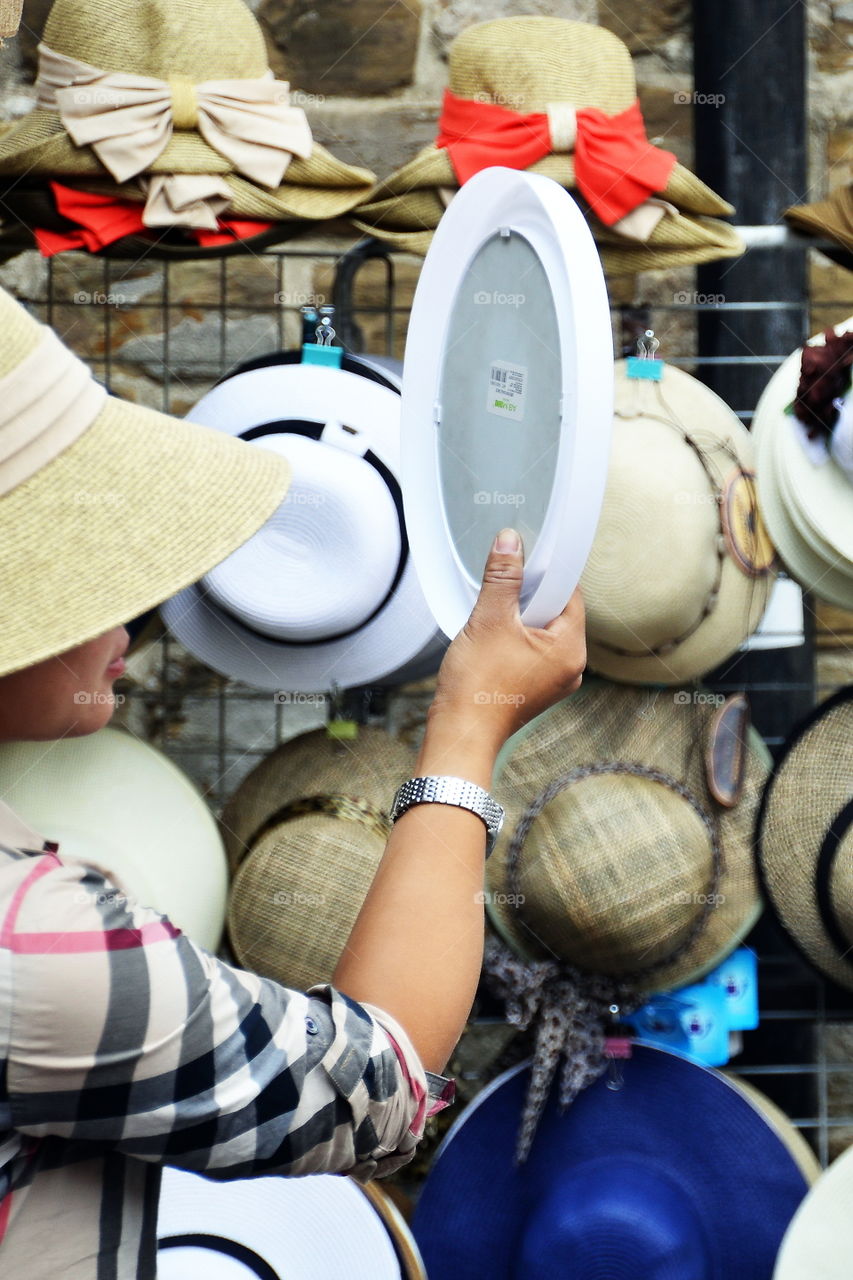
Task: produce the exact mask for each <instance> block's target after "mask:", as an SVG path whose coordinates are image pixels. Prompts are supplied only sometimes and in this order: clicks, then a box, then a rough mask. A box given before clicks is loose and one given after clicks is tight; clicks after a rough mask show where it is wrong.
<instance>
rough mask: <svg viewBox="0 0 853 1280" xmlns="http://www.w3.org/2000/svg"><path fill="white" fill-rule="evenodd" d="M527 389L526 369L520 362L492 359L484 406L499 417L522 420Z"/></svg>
mask: <svg viewBox="0 0 853 1280" xmlns="http://www.w3.org/2000/svg"><path fill="white" fill-rule="evenodd" d="M526 391H527V369H526V367H525V366H524V365H520V364H506V363H505V362H504V361H503V360H494V361H492V364H491V367H490V370H489V399H488V402H487V404H486V408H487V409H488V411H489V413H494V414H496V415H497V417H499V418H514V419H515V421H516V422H523V421H524V398H525V395H526Z"/></svg>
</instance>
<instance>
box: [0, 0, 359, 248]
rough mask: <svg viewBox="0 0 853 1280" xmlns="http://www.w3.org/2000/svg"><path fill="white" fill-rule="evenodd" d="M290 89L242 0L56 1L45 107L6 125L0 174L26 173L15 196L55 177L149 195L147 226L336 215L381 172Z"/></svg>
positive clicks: (42, 69)
mask: <svg viewBox="0 0 853 1280" xmlns="http://www.w3.org/2000/svg"><path fill="white" fill-rule="evenodd" d="M288 89H289V87H288V85H287V84H286V83H285V82H283V81H277V80H275V79H274V78H273V74H272V72H271V71H270V69H269V66H268V62H267V55H266V48H265V44H264V39H263V35H262V33H261V29H260V27H259V25H258V23H257V21H256V19H255V17H254V15H253V14H252V13H251V11H250V10H249V9H248V8H247V6H246V5H245V4H244V3H243V0H56V3H55V4H54V6H53V8H52V9H51V12H50V16H49V17H48V20H47V24H46V26H45V30H44V39H43V41H42V43H41V45H40V46H39V69H38V75H37V79H36V90H37V94H38V97H37V102H36V107H35V109H34V110H33V111H32V112H31V113H30V114H29V115H28V116H26V117H25V118H24V119H23V120H21V121H20V122H19V123H18V124H16V125H14V126H13V127H12V128H10V129H9V130H8V131H7V132H6V133H4V134H3V135H2V137H0V177H3V178H14V179H19V180H23V179H26V185H25V186H24V187H22V186H20V185H19V183H17V182H16V183H10V184H8V192H7V193H6V194H4V199H5V200H6V201H7V203H8V201H9V197H10V196H11V198H12V201H13V202H14V201H15V199H16V198H18V197H20V193H21V191H22V190H24V191H26V190H27V189H29V187H30V186H31V184H32V182H33V179H36V180H41V182H42V184H43V183H44V181H45V179H48V178H56V179H57V180H58V181H60V182H62V181H63V180H67V179H73V182H74V185H76V186H77V187H82V188H84V189H86V190H89V191H93V192H95V193H98V194H114V195H120V196H121V197H122V198H123V199H125V200H135V201H137V202H140V203H141V202H144V204H145V209H144V213H143V220H144V222H145V224H146V225H147V226H173V225H182V226H189V227H201V228H211V227H213V228H215V227H216V219H217V216H218V215H220V214H225V213H227V216H228V217H233V218H245V219H261V220H263V219H269V220H276V221H289V222H293V221H296V222H301V221H304V220H308V221H315V220H317V219H324V218H333V217H336V216H338V215H339V214H342V213H344V212H346V211H347V210H348V209H350V208H352V206H353V205H354V204H355V203H357V201H358V200H359V199H361V198H363V196H364V193H365V191H366V190H367V189H368V188H369V186H370V183H371V182H372V181H373V175H372V174H371V173H369V172H368V171H367V170H363V169H354V168H352V167H351V166H349V165H346V164H343V163H342V162H341V161H339V160H336V159H335V157H334V156H332V155H331V154H330V153H329V152H327V151H326V150H324V148H323V147H321V146H319V145H318V144H317V143H315V142H313V140H312V137H311V130H310V127H309V125H308V121H307V119H306V117H305V113H304V111H302V109H301V108H299V107H297V106H291V105H290V102H289V92H288Z"/></svg>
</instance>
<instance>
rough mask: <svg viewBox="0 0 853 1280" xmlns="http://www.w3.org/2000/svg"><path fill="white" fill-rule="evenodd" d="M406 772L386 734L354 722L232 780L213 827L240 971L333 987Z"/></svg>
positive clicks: (410, 761) (320, 732)
mask: <svg viewBox="0 0 853 1280" xmlns="http://www.w3.org/2000/svg"><path fill="white" fill-rule="evenodd" d="M414 764H415V755H414V752H413V750H412V749H411V748H410V747H407V746H405V745H404V744H403V743H402V742H400V741H399V740H398V739H396V738H392V737H391V736H390V735H389V734H387V733H386V732H385V731H384V730H383V729H379V728H375V727H372V726H370V727H365V726H361V727H359V730H358V735H357V737H356V738H354V739H353V740H351V741H341V740H339V739H337V738H333V737H330V736H329V734H328V733H327V731H326V730H325V729H317V730H316V731H314V732H312V733H307V734H302V735H300V736H299V737H298V738H292V739H291V740H290V741H289V742H286V743H284V744H283V745H282V746H281V747H278V748H277V749H276V750H275V751H274V752H273V753H272V754H271V755H270V756H267V758H266V759H265V760H263V761H262V762H261V763H260V764H259V765H258V766H257V768H256V769H254V770H253V771H252V772H251V773H250V774H249V776H248V777H247V778H246V779H245V780H244V781H243V782H242V783H241V785H240V786H239V787H238V789H237V791H236V792H235V793H234V795H233V796H232V797H231V799H230V800H229V801H228V804H227V805H226V806H225V809H224V810H223V813H222V819H221V826H222V833H223V838H224V841H225V846H226V850H227V853H228V859H229V862H230V863H231V867H232V870H235V871H236V874H235V875H234V880H233V884H232V887H231V895H230V898H229V902H228V935H229V938H230V940H231V946H232V948H233V951H234V954H235V956H236V957H237V960H238V961H239V963H240V964H242V965H243V967H244V968H246V969H251V970H253V971H254V972H256V973H261V974H263V975H264V976H265V977H269V978H275V979H276V981H278V982H281V983H283V984H284V985H285V986H288V987H296V988H298V989H300V990H305V989H306V988H307V987H309V986H311V985H312V984H313V983H315V982H328V981H329V980H330V979H331V976H332V973H333V971H334V968H335V966H336V964H337V962H338V960H339V959H340V957H341V955H342V953H343V951H344V948H345V946H346V943H347V939H348V938H349V935H350V933H351V932H352V927H353V925H354V924H355V919H356V916H357V915H358V913H359V911H360V909H361V905H362V903H363V902H364V899H365V897H366V895H367V891H368V889H369V888H370V885H371V884H372V882H373V877H374V875H375V874H376V869H377V867H378V866H379V861H380V859H381V857H382V854H383V852H384V849H385V842H386V840H387V837H388V833H389V831H390V829H391V823H390V817H389V814H390V809H391V805H392V803H393V801H394V796H395V794H396V792H397V789H398V788H399V787H400V786H402V784H403V783H404V782H405V781H406V779H407V778H410V777H411V776H412V773H413V769H414Z"/></svg>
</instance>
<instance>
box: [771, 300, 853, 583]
mask: <svg viewBox="0 0 853 1280" xmlns="http://www.w3.org/2000/svg"><path fill="white" fill-rule="evenodd" d="M832 332H833V331H832V330H830V331H829V334H830V336H831V335H832ZM834 333H835V339H833V340H832V341H831V343H830V345H829V350H828V353H827V354H828V359H827V361H826V362H824V361H822V360H820V359H819V358H818V360H817V367H816V368H815V369H809V365H808V363H807V375H806V377H803V361H804V359H805V357H806V355H807V354H809V355H811V356H812V357H814V356H815V355H818V353H820V352H821V349H822V348H823V349H826V346H827V334H826V333H821V334H817V335H816V336H815V337H814V338H812V339H810V341H809V342H808V343H807V344H806V346H805V347H803V348H798V349H797V350H796V351H794V352H792V353H791V355H790V356H788V358H787V359H786V360H785V361H784V362H783V363H782V364H781V365H780V366H779V368H778V369H777V370H776V372H775V373H774V374H773V377H772V378H771V379H770V381H769V382H768V384H767V386H766V387H765V388H764V391H763V392H762V395H761V399H760V400H759V402H758V405H757V407H756V410H755V417H754V419H753V424H752V435H753V438H754V440H755V448H756V454H757V458H758V490H759V496H760V499H761V507H762V511H763V512H764V515H765V518H766V520H767V527H768V529H769V530H770V534H771V536H772V538H773V541H774V542H775V543H776V546H777V547H778V548H779V554H780V556H781V557H782V559H783V560H784V562H785V566H786V568H787V569H788V572H789V573H790V575H791V577H792V578H795V579H796V580H797V582H799V583H800V584H801V586H804V587H806V588H807V589H808V590H809V591H813V592H814V594H815V595H817V596H819V597H820V599H822V600H828V601H830V603H832V604H835V605H837V606H838V607H839V608H841V609H853V389H852V388H851V382H850V379H851V367H850V360H851V355H853V338H851V337H850V336H849V335H851V334H853V316H850V317H848V319H847V320H844V321H842V323H841V324H838V325H836V326H835V330H834ZM843 335H847V342H846V344H843V345H844V347H845V348H846V349H844V350H843V351H842V352H841V353H837V352H835V351H834V348H835V346H836V339H840V338H841V337H842V336H843ZM811 363H814V360H812V362H811ZM809 388H810V389H809ZM800 397H803V399H800ZM795 400H796V401H797V405H799V406H800V408H799V409H798V408H797V405H795V404H794V402H795ZM834 406H835V407H834ZM801 416H802V417H809V421H808V422H804V421H801V420H800V419H801Z"/></svg>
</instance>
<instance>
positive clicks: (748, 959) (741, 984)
mask: <svg viewBox="0 0 853 1280" xmlns="http://www.w3.org/2000/svg"><path fill="white" fill-rule="evenodd" d="M705 982H706V983H714V984H715V985H716V986H719V987H721V988H722V990H723V991H724V993H725V996H726V1008H727V1011H728V1015H727V1016H728V1020H729V1030H730V1031H754V1030H755V1028H756V1027H757V1026H758V961H757V959H756V955H755V952H754V951H750V949H749V947H739V948H738V949H737V951H733V952H732V954H731V955H730V956H729V957H728V959H727V960H724V961H723V963H722V964H721V965H719V966H718V967H717V968H716V969H714V970H713V972H712V973H709V974H708V976H707V977H706V978H705Z"/></svg>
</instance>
